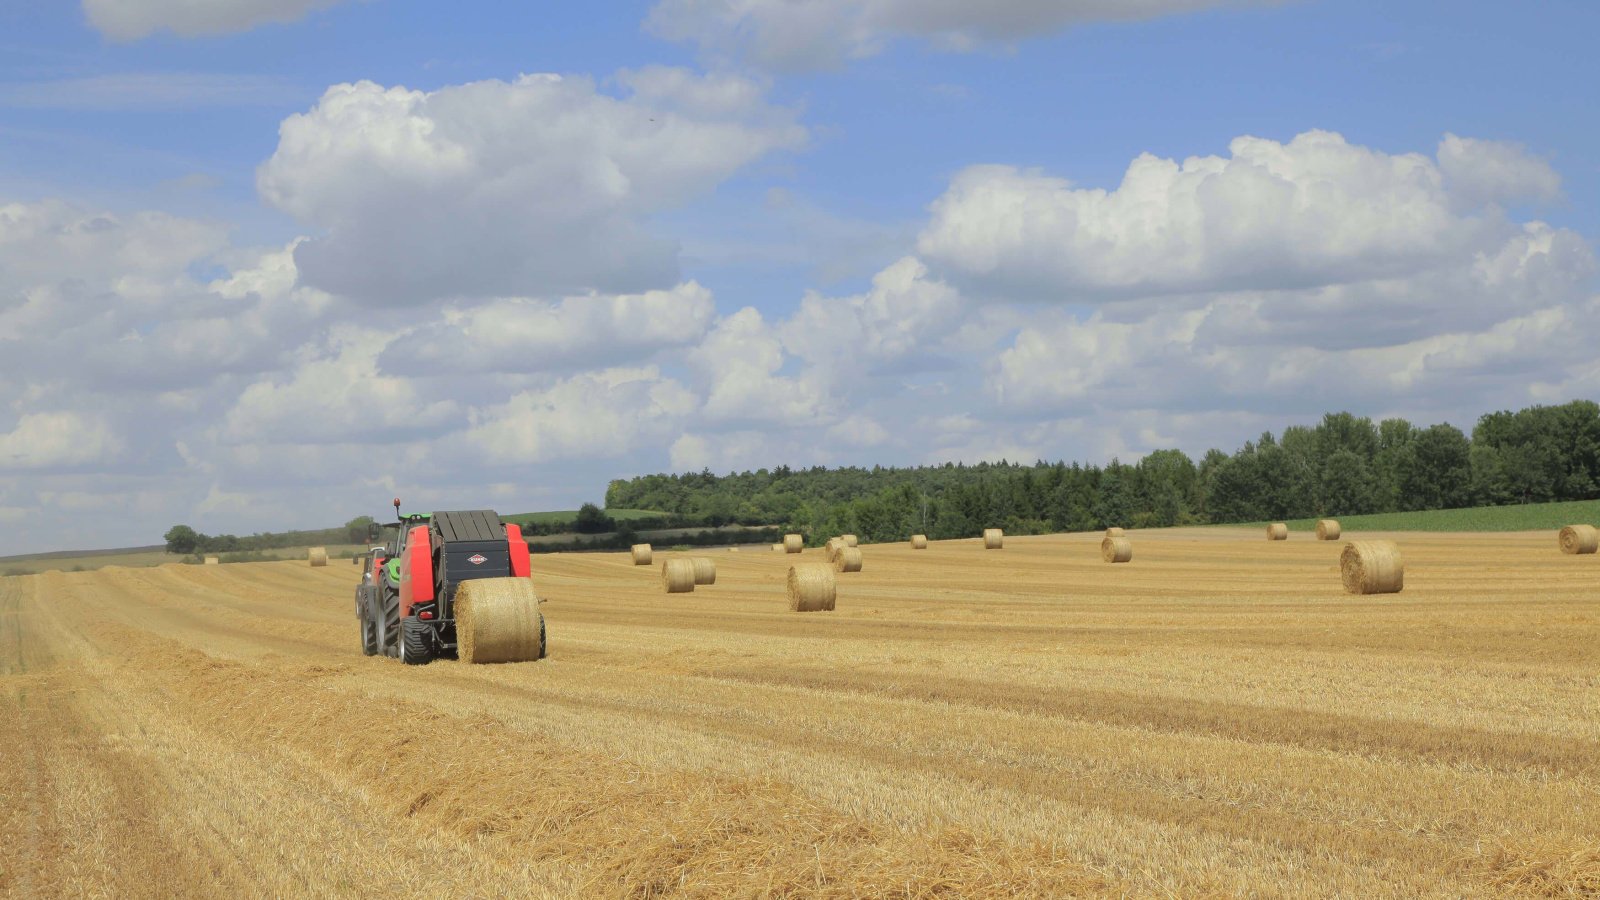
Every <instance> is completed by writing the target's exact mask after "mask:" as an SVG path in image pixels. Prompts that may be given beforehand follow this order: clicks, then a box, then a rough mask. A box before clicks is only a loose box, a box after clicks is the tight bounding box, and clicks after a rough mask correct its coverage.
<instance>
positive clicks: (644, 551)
mask: <svg viewBox="0 0 1600 900" xmlns="http://www.w3.org/2000/svg"><path fill="white" fill-rule="evenodd" d="M653 559H655V551H654V550H652V549H650V545H649V544H634V545H633V564H634V565H636V566H648V565H650V561H651V560H653Z"/></svg>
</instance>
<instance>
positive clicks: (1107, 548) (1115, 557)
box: [1100, 537, 1133, 563]
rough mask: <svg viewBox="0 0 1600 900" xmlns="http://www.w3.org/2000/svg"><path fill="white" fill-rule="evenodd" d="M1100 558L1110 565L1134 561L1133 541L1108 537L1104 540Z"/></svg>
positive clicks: (1101, 543) (1101, 544)
mask: <svg viewBox="0 0 1600 900" xmlns="http://www.w3.org/2000/svg"><path fill="white" fill-rule="evenodd" d="M1100 558H1101V559H1103V560H1105V561H1106V562H1108V563H1125V562H1127V561H1128V560H1130V559H1133V541H1130V540H1128V539H1127V538H1125V537H1108V538H1106V539H1104V540H1102V541H1101V542H1100Z"/></svg>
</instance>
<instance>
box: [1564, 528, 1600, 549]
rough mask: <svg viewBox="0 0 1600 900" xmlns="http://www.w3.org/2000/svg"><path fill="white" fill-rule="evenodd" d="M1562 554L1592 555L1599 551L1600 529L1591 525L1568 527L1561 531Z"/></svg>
mask: <svg viewBox="0 0 1600 900" xmlns="http://www.w3.org/2000/svg"><path fill="white" fill-rule="evenodd" d="M1560 539H1561V552H1562V553H1574V554H1576V553H1594V552H1595V551H1596V550H1600V529H1597V528H1595V527H1594V526H1593V525H1568V526H1567V527H1565V528H1563V529H1561V535H1560Z"/></svg>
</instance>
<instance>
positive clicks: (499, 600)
mask: <svg viewBox="0 0 1600 900" xmlns="http://www.w3.org/2000/svg"><path fill="white" fill-rule="evenodd" d="M452 608H453V609H454V610H455V614H456V655H457V657H458V658H460V660H461V661H462V662H464V663H502V662H532V661H533V660H536V659H539V658H541V657H543V656H544V616H542V615H540V614H539V595H538V594H535V593H534V592H533V582H531V581H529V580H528V579H526V578H474V579H471V580H469V581H463V582H461V583H460V584H459V585H458V586H457V587H456V597H455V601H454V603H453V604H452Z"/></svg>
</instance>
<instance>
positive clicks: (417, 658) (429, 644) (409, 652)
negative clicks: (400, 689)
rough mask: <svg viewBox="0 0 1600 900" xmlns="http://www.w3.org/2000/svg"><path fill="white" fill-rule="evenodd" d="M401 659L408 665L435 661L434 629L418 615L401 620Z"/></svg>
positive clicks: (420, 664) (422, 664)
mask: <svg viewBox="0 0 1600 900" xmlns="http://www.w3.org/2000/svg"><path fill="white" fill-rule="evenodd" d="M400 661H401V662H403V663H405V664H406V665H408V666H425V665H427V664H428V663H431V662H433V629H432V628H430V627H429V626H427V625H424V624H423V623H422V622H420V621H419V620H418V619H417V617H416V616H406V617H405V618H404V619H401V620H400Z"/></svg>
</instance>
